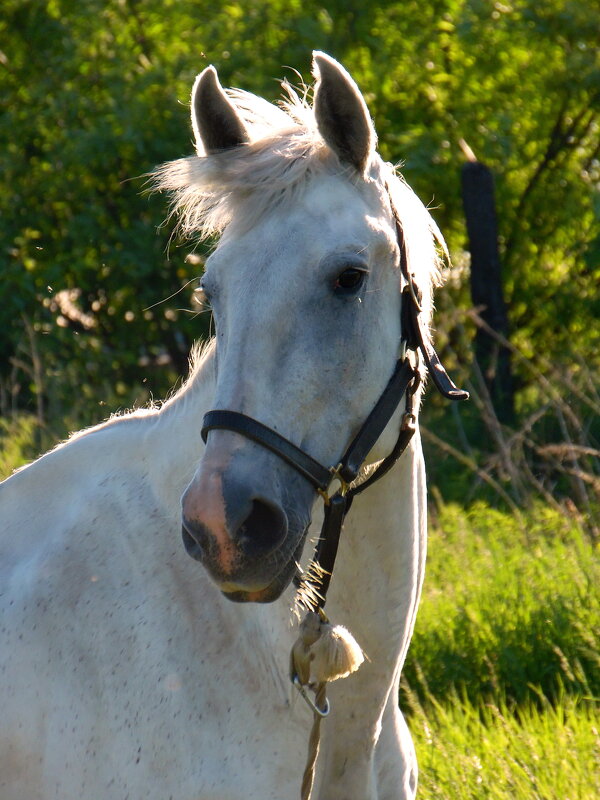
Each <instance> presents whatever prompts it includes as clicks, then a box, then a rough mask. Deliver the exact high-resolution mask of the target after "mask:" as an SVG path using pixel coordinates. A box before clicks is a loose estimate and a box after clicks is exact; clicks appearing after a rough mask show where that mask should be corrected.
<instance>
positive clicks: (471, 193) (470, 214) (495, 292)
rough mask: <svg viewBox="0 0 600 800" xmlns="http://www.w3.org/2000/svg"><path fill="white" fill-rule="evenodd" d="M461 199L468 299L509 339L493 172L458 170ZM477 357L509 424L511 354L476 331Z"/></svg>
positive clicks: (471, 164)
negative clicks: (468, 273) (468, 275)
mask: <svg viewBox="0 0 600 800" xmlns="http://www.w3.org/2000/svg"><path fill="white" fill-rule="evenodd" d="M461 177H462V196H463V205H464V209H465V218H466V223H467V233H468V236H469V251H470V253H471V299H472V301H473V305H474V306H475V308H480V309H481V311H480V312H479V313H480V316H481V318H482V319H483V320H484V321H485V322H486V323H487V324H488V325H489V326H490V328H492V329H493V330H494V331H496V332H497V333H499V334H501V335H502V336H503V337H505V338H507V339H508V334H509V329H508V317H507V314H506V305H505V303H504V293H503V290H502V275H501V263H500V253H499V250H498V225H497V222H496V208H495V200H494V178H493V175H492V172H491V170H490V169H489V168H488V167H486V165H485V164H482V163H481V162H480V161H477V160H475V159H474V156H473V159H472V160H469V161H468V162H467V163H466V164H465V165H464V166H463V168H462V176H461ZM475 357H476V359H477V363H478V364H479V367H480V369H481V371H482V373H483V376H484V379H485V381H486V385H487V388H488V391H489V393H490V396H491V398H492V401H493V403H494V408H495V410H496V414H497V416H498V419H499V420H500V421H501V422H506V423H510V422H511V421H512V419H513V417H514V397H513V382H512V372H511V363H510V351H509V350H508V349H507V348H506V347H503V346H502V345H501V344H500V343H499V342H498V341H497V340H496V339H495V338H494V337H493V336H491V335H490V334H489V333H487V332H486V331H485V330H483V329H482V328H478V330H477V334H476V337H475Z"/></svg>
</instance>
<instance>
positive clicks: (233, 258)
mask: <svg viewBox="0 0 600 800" xmlns="http://www.w3.org/2000/svg"><path fill="white" fill-rule="evenodd" d="M314 73H315V77H316V79H317V82H316V87H315V91H314V100H313V104H312V107H311V106H309V105H308V103H306V101H305V100H304V99H300V98H299V97H298V96H297V95H296V94H295V93H294V92H293V91H292V90H291V89H290V90H289V92H288V93H289V100H288V101H287V103H286V104H285V106H284V107H283V108H276V107H274V106H271V105H270V104H268V103H266V102H265V101H262V100H259V99H258V98H255V97H253V96H252V95H248V94H245V93H242V92H239V91H235V92H233V91H232V92H228V93H226V92H225V91H224V90H223V89H222V88H221V86H220V84H219V81H218V77H217V73H216V71H215V70H214V69H213V67H208V68H207V69H205V70H204V72H202V73H201V74H200V75H199V76H198V78H197V80H196V83H195V85H194V89H193V93H192V123H193V128H194V133H195V137H196V146H197V152H198V154H197V156H193V157H191V158H188V159H181V160H180V161H178V162H173V163H172V164H169V165H165V167H163V168H162V171H161V173H160V176H159V183H160V185H161V186H162V187H163V188H167V189H170V190H172V191H173V192H174V194H175V203H176V206H177V208H178V210H179V211H180V212H181V213H182V219H183V225H184V228H187V229H188V230H189V231H193V232H194V233H200V234H201V235H206V234H214V233H218V234H220V239H219V243H218V246H217V247H216V249H215V250H214V252H213V253H212V255H211V256H210V257H209V258H208V260H207V263H206V269H205V272H204V276H203V278H202V281H201V292H202V293H203V294H204V296H205V298H206V300H207V302H209V303H210V305H211V307H212V310H213V315H214V323H215V338H216V356H215V360H216V391H215V397H214V402H213V408H214V409H224V410H228V411H232V412H237V413H238V414H243V415H246V416H248V417H251V418H252V419H254V420H257V421H259V422H261V423H263V424H264V425H267V426H269V428H271V429H272V430H274V431H276V432H277V433H278V434H279V435H280V436H282V437H285V438H286V439H287V440H289V441H290V442H292V443H294V444H295V445H296V446H297V447H298V448H301V449H302V450H303V451H304V452H305V453H307V454H309V455H310V456H311V457H312V458H313V459H316V460H317V461H318V462H320V463H321V464H326V465H335V464H337V463H338V461H339V459H340V456H341V454H342V453H343V452H344V451H345V449H346V447H347V445H348V443H349V442H350V441H351V440H352V437H353V436H354V434H355V433H356V431H357V430H358V429H359V428H360V426H361V425H362V424H363V422H364V420H365V418H366V417H367V416H368V414H369V412H370V411H371V409H372V408H373V406H374V405H375V403H376V402H377V399H378V397H379V396H380V394H381V392H382V390H383V389H384V387H385V386H386V383H387V381H388V379H389V378H390V375H391V373H392V371H393V369H394V365H395V364H396V360H397V358H398V350H399V346H400V342H401V338H402V337H401V285H402V275H401V270H400V250H399V245H398V240H397V232H396V227H395V219H396V216H395V215H397V217H398V218H399V219H400V220H401V221H402V224H403V227H404V236H405V243H406V252H407V255H408V258H409V260H410V264H411V270H413V271H414V274H415V276H416V280H417V281H418V282H419V284H420V289H421V291H422V293H423V300H422V303H423V305H424V307H425V315H427V314H428V313H429V312H428V309H429V307H430V294H431V291H430V289H431V284H432V276H433V274H434V272H435V265H436V255H435V246H434V242H433V237H432V235H431V232H432V223H431V219H430V217H429V215H428V213H427V211H426V210H425V209H424V208H423V206H422V205H421V204H420V203H419V201H418V200H417V199H416V197H415V196H414V194H413V193H412V192H411V190H410V189H409V188H408V187H407V186H406V184H404V183H403V182H402V181H401V180H400V179H399V178H398V177H397V176H396V175H395V174H394V172H393V169H392V168H391V167H390V166H389V165H387V164H384V163H383V161H382V160H381V158H380V157H379V156H378V155H377V153H376V150H375V145H376V135H375V130H374V127H373V123H372V121H371V118H370V116H369V112H368V110H367V107H366V104H365V101H364V99H363V97H362V95H361V93H360V91H359V89H358V87H357V86H356V84H355V82H354V81H353V79H352V78H351V77H350V75H349V74H348V73H347V72H346V70H345V69H344V68H343V67H342V66H341V65H340V64H338V63H337V62H336V61H334V60H333V59H331V58H330V57H328V56H326V55H325V54H322V53H315V54H314ZM419 270H421V273H422V274H420V273H419ZM199 422H200V421H199ZM394 426H396V428H397V427H398V417H395V418H394V419H392V421H391V422H390V425H389V426H388V427H389V428H390V429H392V430H391V434H390V435H393V434H394V430H393V429H394ZM199 427H200V425H199ZM389 446H390V445H389V436H388V437H387V438H386V434H384V436H383V437H382V439H381V440H380V443H378V447H377V448H375V451H374V452H373V454H372V456H371V458H370V461H373V460H376V459H377V458H381V457H382V456H383V455H384V454H385V451H386V448H389ZM316 497H317V494H316V490H315V487H314V486H313V485H312V484H311V482H310V481H308V480H307V479H306V478H305V477H304V476H303V475H302V474H300V473H299V472H298V470H297V469H295V468H294V466H293V465H291V464H289V463H287V462H286V461H285V460H284V459H282V458H280V457H279V456H278V455H277V453H274V452H272V451H271V450H269V449H267V448H265V447H263V446H262V445H261V443H260V442H256V441H252V439H251V438H248V437H247V436H243V435H241V434H240V433H239V432H237V431H235V430H222V429H218V430H211V431H210V433H209V435H208V436H207V444H206V449H205V451H204V454H203V456H202V459H201V461H200V463H199V466H198V468H197V471H196V473H195V475H194V477H193V479H192V481H191V483H190V484H189V486H188V487H187V489H186V491H185V493H184V495H183V498H182V512H183V539H184V543H185V546H186V549H187V551H188V553H189V554H190V555H191V556H192V557H193V558H195V559H197V560H198V561H200V562H201V563H202V564H203V565H204V567H205V568H206V569H207V570H208V572H209V574H210V575H211V577H212V578H213V580H214V581H215V582H216V583H217V585H218V587H219V588H220V589H221V591H222V592H223V593H224V594H225V595H226V596H227V597H229V598H230V599H232V600H237V601H257V602H269V601H272V600H274V599H276V598H277V597H279V595H280V594H281V592H282V591H283V590H284V589H285V588H286V586H287V585H288V584H289V582H290V581H291V579H292V577H293V576H294V573H295V572H296V569H297V563H298V561H299V559H300V556H301V553H302V549H303V546H304V542H305V538H306V532H307V529H308V526H309V523H310V519H311V509H312V506H313V504H314V501H315V499H316Z"/></svg>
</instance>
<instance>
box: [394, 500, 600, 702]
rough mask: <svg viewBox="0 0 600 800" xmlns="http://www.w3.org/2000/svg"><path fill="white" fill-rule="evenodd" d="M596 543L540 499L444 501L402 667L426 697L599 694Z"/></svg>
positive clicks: (435, 522) (509, 699)
mask: <svg viewBox="0 0 600 800" xmlns="http://www.w3.org/2000/svg"><path fill="white" fill-rule="evenodd" d="M598 555H599V548H598V546H597V545H596V544H594V543H593V542H591V541H590V539H589V537H588V536H587V534H586V532H585V530H584V528H583V526H582V525H581V524H579V523H578V522H577V521H576V520H575V519H573V518H572V517H569V516H566V515H563V514H559V513H558V512H557V511H555V510H554V509H551V508H548V507H547V506H544V505H541V504H537V505H534V507H533V508H532V509H531V510H529V511H527V512H523V515H522V516H521V518H520V519H516V518H515V516H514V515H512V514H509V513H507V512H502V511H498V510H495V509H492V508H489V507H487V506H485V505H483V504H482V503H476V504H474V505H473V506H472V507H471V508H469V509H462V508H461V507H460V506H458V505H455V504H449V505H443V506H441V507H440V508H439V509H438V511H437V513H434V516H433V520H432V524H431V525H430V539H429V558H428V568H427V577H426V586H425V592H424V597H423V601H422V604H421V608H420V611H419V618H418V625H417V630H416V633H415V637H414V640H413V644H412V646H411V650H410V655H409V659H408V662H407V665H406V668H405V676H406V678H407V680H408V683H409V685H410V686H411V687H412V689H413V691H415V692H416V693H417V694H418V696H419V697H420V699H421V700H422V701H424V699H425V698H428V697H434V698H437V699H442V698H444V697H447V696H448V695H449V694H450V693H452V692H455V693H457V694H458V695H459V696H460V697H464V698H465V699H467V700H469V701H471V702H474V701H475V700H476V699H482V698H483V699H487V698H490V699H491V701H492V702H496V701H497V698H498V697H500V698H501V699H502V700H503V701H505V702H506V703H508V704H515V703H523V702H524V701H527V702H535V701H536V698H537V697H538V695H539V693H540V692H541V693H542V694H543V695H544V696H545V697H546V698H548V699H549V700H551V701H554V700H555V699H556V698H557V697H558V696H559V695H561V693H563V692H567V693H573V694H576V695H577V696H585V697H596V698H600V654H599V649H598V645H599V644H600V594H599V591H598V589H599V587H600V560H599V558H598Z"/></svg>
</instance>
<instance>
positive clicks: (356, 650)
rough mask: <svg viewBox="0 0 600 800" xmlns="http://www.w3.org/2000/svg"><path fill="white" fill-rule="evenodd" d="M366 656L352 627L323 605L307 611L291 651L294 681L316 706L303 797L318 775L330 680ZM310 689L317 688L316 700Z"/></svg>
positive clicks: (346, 672)
mask: <svg viewBox="0 0 600 800" xmlns="http://www.w3.org/2000/svg"><path fill="white" fill-rule="evenodd" d="M364 660H365V656H364V653H363V651H362V650H361V648H360V645H359V644H358V642H357V641H356V639H355V638H354V636H352V634H351V633H350V631H349V630H348V629H347V628H344V626H343V625H332V624H331V623H330V622H329V620H328V619H327V616H326V614H325V612H324V611H323V609H322V608H320V607H319V608H318V609H317V611H309V612H308V613H307V614H306V616H305V617H304V619H303V620H302V622H301V623H300V632H299V634H298V638H297V639H296V641H295V642H294V645H293V647H292V652H291V654H290V678H291V679H292V683H293V684H294V686H296V687H297V689H298V690H299V691H300V694H301V695H302V697H303V698H304V699H305V700H306V702H307V703H308V705H309V706H310V707H311V708H312V710H313V726H312V731H311V734H310V738H309V743H308V758H307V762H306V767H305V770H304V775H303V778H302V790H301V798H302V800H309V798H310V794H311V791H312V786H313V782H314V778H315V769H316V763H317V756H318V754H319V745H320V740H321V718H322V717H325V716H327V714H328V713H329V702H328V700H327V695H326V689H327V684H328V682H329V681H336V680H338V678H345V677H346V676H347V675H350V674H351V673H352V672H355V671H356V670H357V669H358V668H359V667H360V665H361V664H362V663H363V661H364ZM307 689H310V690H311V691H313V692H314V695H315V699H314V702H313V701H312V700H311V699H310V697H309V696H308V694H307V692H306V690H307Z"/></svg>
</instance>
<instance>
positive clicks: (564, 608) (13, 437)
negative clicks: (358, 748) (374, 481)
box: [0, 418, 600, 800]
mask: <svg viewBox="0 0 600 800" xmlns="http://www.w3.org/2000/svg"><path fill="white" fill-rule="evenodd" d="M34 434H35V424H34V421H33V420H32V419H27V418H23V419H21V421H20V422H19V424H18V425H16V424H13V425H5V426H4V428H3V429H0V443H1V444H2V448H1V450H2V452H3V456H2V459H1V460H0V477H3V476H5V475H7V474H8V473H9V472H10V471H11V469H12V468H13V467H15V466H18V465H19V464H21V463H23V461H24V460H26V459H27V457H28V456H31V455H32V453H33V452H34V450H35V444H34V442H33V438H34ZM434 495H435V492H434ZM599 586H600V561H599V560H598V545H597V544H596V545H594V544H592V543H591V540H590V538H589V535H588V534H587V533H586V532H585V530H584V528H583V526H582V525H581V524H579V522H577V520H574V519H572V518H570V517H569V516H567V515H566V514H561V513H560V512H559V511H557V510H555V509H548V507H547V506H544V505H541V504H538V505H535V506H533V507H532V508H531V509H530V510H529V511H525V512H522V514H521V516H519V517H515V515H513V514H509V513H506V512H502V511H498V510H495V509H493V508H490V507H489V506H487V505H485V504H483V503H475V504H473V505H472V506H471V507H470V508H468V509H463V508H462V507H461V506H459V505H457V504H444V503H441V502H438V503H437V505H436V504H432V508H431V513H430V538H429V554H428V567H427V574H426V579H425V589H424V594H423V600H422V603H421V608H420V611H419V616H418V618H417V626H416V631H415V635H414V638H413V642H412V645H411V649H410V652H409V657H408V660H407V664H406V667H405V670H404V676H403V681H402V696H401V705H402V707H403V709H404V711H405V713H406V714H407V716H408V718H409V724H410V728H411V731H412V734H413V737H414V740H415V744H416V747H417V753H418V758H419V767H420V791H419V798H420V800H483V798H486V799H487V798H490V800H597V798H599V797H600V653H599V648H598V643H599V642H600V597H599V595H598V587H599Z"/></svg>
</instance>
